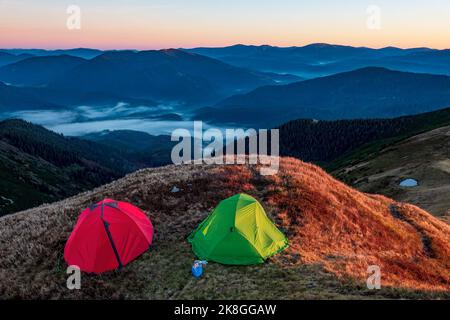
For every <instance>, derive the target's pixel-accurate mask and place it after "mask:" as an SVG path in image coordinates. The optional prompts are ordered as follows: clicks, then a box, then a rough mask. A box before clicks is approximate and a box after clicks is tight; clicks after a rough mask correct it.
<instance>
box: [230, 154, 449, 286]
mask: <svg viewBox="0 0 450 320" xmlns="http://www.w3.org/2000/svg"><path fill="white" fill-rule="evenodd" d="M222 171H223V173H224V175H225V176H228V178H227V179H228V180H227V187H228V188H229V189H230V190H233V192H238V191H239V189H240V188H239V186H242V185H244V186H247V185H248V184H255V183H256V184H258V181H256V180H255V179H256V176H257V171H256V170H251V169H250V168H248V167H240V168H237V167H225V168H224V169H223V170H222ZM259 179H261V178H259ZM263 179H265V180H266V181H265V182H264V189H263V191H264V192H263V193H262V194H261V197H262V200H264V201H265V203H266V204H267V205H269V206H271V207H272V209H273V210H272V211H273V212H277V216H276V217H275V218H276V220H277V221H279V224H280V226H281V227H282V228H283V229H284V230H286V232H287V235H288V237H289V240H290V249H289V250H290V251H291V253H293V254H295V253H297V254H299V255H300V257H301V259H300V260H299V261H298V262H299V263H321V264H323V265H324V266H325V268H326V269H327V270H329V271H331V272H333V273H335V274H336V275H338V276H340V277H351V278H354V279H357V280H360V281H365V279H367V277H368V273H367V268H368V266H370V265H378V266H380V268H381V272H382V285H385V286H395V287H404V288H411V289H423V290H450V226H449V225H447V224H445V223H443V222H442V221H440V220H438V219H436V218H434V217H433V216H431V215H430V214H428V213H427V212H425V211H423V210H421V209H419V208H417V207H415V206H412V205H406V204H396V203H395V202H394V201H393V200H391V199H388V198H385V197H383V196H377V195H368V194H364V193H361V192H358V191H356V190H354V189H352V188H350V187H348V186H346V185H345V184H343V183H341V182H339V181H337V180H335V179H333V178H332V177H331V176H329V175H328V174H327V173H325V172H324V171H323V170H322V169H321V168H319V167H317V166H314V165H311V164H306V163H303V162H301V161H299V160H296V159H292V158H285V159H282V161H281V166H280V173H279V174H278V175H276V176H268V177H264V178H263ZM259 183H261V181H259ZM256 187H257V186H256Z"/></svg>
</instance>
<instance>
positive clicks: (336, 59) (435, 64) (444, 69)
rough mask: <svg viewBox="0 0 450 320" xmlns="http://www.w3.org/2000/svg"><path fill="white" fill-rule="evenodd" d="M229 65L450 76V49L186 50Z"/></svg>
mask: <svg viewBox="0 0 450 320" xmlns="http://www.w3.org/2000/svg"><path fill="white" fill-rule="evenodd" d="M186 51H188V52H195V53H198V54H202V55H205V56H209V57H212V58H215V59H219V60H221V61H224V62H226V63H229V64H232V65H235V66H239V67H243V68H250V69H254V70H259V71H270V72H278V73H291V74H296V75H299V76H301V77H305V78H315V77H319V76H326V75H331V74H335V73H341V72H346V71H351V70H355V69H360V68H364V67H369V66H374V67H384V68H389V69H394V70H399V71H408V72H421V73H433V74H447V75H450V64H449V61H450V50H434V49H429V48H413V49H400V48H395V47H386V48H382V49H371V48H365V47H351V46H341V45H330V44H323V43H317V44H311V45H307V46H303V47H274V46H268V45H264V46H246V45H235V46H230V47H223V48H194V49H186Z"/></svg>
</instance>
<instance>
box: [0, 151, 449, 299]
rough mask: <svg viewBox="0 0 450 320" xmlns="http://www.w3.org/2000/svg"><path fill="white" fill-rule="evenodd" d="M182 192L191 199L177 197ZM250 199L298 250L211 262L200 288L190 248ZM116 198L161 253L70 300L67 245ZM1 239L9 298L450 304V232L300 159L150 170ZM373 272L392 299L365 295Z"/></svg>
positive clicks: (3, 291)
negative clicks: (236, 262)
mask: <svg viewBox="0 0 450 320" xmlns="http://www.w3.org/2000/svg"><path fill="white" fill-rule="evenodd" d="M174 186H177V187H178V188H179V189H180V192H178V193H172V192H170V190H171V189H172V188H173V187H174ZM238 192H246V193H249V194H251V195H253V196H255V197H256V198H257V199H259V200H260V201H261V202H262V203H263V205H264V207H265V209H266V211H267V213H268V215H269V216H270V217H271V219H272V220H273V221H274V222H275V223H276V224H277V226H278V227H279V228H280V229H281V230H282V231H283V232H284V233H285V234H286V235H287V236H288V238H289V241H290V247H289V248H288V249H287V250H285V251H283V252H282V253H281V254H279V255H277V256H275V257H273V258H271V259H270V260H268V261H267V262H266V263H265V264H262V265H257V266H247V267H242V266H241V267H237V266H236V267H234V266H223V265H219V264H216V263H210V264H209V265H208V267H207V271H206V275H205V277H204V278H202V279H201V280H194V279H193V278H192V276H191V275H190V266H191V264H192V261H193V260H194V259H195V257H194V255H193V253H192V251H191V248H190V246H189V245H188V243H187V242H186V237H187V236H188V234H189V233H190V232H191V231H192V230H193V229H194V228H195V227H196V226H197V225H198V224H199V223H200V222H201V221H202V220H203V219H204V218H205V217H206V216H207V215H208V213H209V212H210V211H211V210H212V209H213V208H214V206H215V205H217V203H218V202H219V201H220V200H222V199H224V198H227V197H229V196H231V195H233V194H235V193H238ZM104 197H110V198H114V199H117V200H124V201H129V202H132V203H134V204H135V205H137V206H139V207H141V208H142V209H143V210H145V211H146V213H147V214H148V216H149V217H150V218H151V220H152V222H153V224H154V226H155V239H154V244H153V245H152V247H151V249H150V250H149V251H148V252H146V253H145V254H144V255H143V256H141V257H140V258H138V259H137V260H136V261H134V262H132V263H131V264H129V265H128V266H126V267H125V268H124V269H123V270H120V271H117V272H111V273H108V274H105V275H102V276H89V275H85V274H83V277H82V289H81V290H74V291H70V290H67V289H66V287H65V282H66V276H67V275H66V273H65V268H66V265H65V263H64V260H63V256H62V255H63V249H64V245H65V242H66V240H67V238H68V236H69V234H70V232H71V231H72V228H73V226H74V224H75V221H76V218H77V216H78V214H79V212H80V211H81V210H82V209H84V208H85V207H86V206H88V205H89V204H91V203H93V202H96V201H99V200H101V199H103V198H104ZM393 208H394V209H395V210H394V209H393ZM0 230H2V232H1V233H0V255H1V256H2V259H1V260H0V283H1V285H0V297H2V298H17V297H20V298H45V299H49V298H68V299H74V298H84V299H87V298H95V299H99V298H104V299H111V298H112V299H118V298H127V299H131V298H140V299H183V298H188V299H216V298H225V299H231V298H236V299H237V298H239V299H244V298H246V299H270V298H273V299H302V298H349V299H358V298H450V296H449V294H450V293H449V291H448V290H449V288H450V250H449V248H448V243H449V242H450V227H449V226H448V225H446V224H445V223H443V222H441V221H439V220H437V219H436V218H434V217H432V216H431V215H429V214H428V213H426V212H424V211H422V210H420V209H418V208H416V207H414V206H411V205H407V204H401V203H395V202H394V201H393V200H390V199H388V198H385V197H382V196H373V195H366V194H363V193H360V192H358V191H356V190H354V189H351V188H349V187H347V186H346V185H344V184H343V183H341V182H339V181H337V180H335V179H333V178H332V177H330V176H329V175H327V174H326V173H325V172H324V171H323V170H321V169H320V168H318V167H316V166H314V165H310V164H305V163H303V162H301V161H298V160H294V159H290V158H283V159H282V161H281V167H280V172H279V174H278V175H276V176H271V177H267V176H261V175H260V174H259V170H257V168H256V167H249V166H222V167H217V166H213V165H200V166H192V165H189V166H169V167H163V168H157V169H146V170H142V171H138V172H136V173H133V174H131V175H128V176H126V177H125V178H123V179H120V180H117V181H115V182H113V183H112V184H109V185H105V186H102V187H100V188H97V189H95V190H93V191H91V192H87V193H83V194H80V195H78V196H76V197H73V198H69V199H66V200H64V201H61V202H58V203H54V204H51V205H45V206H42V207H39V208H35V209H31V210H28V211H25V212H21V213H18V214H14V215H10V216H7V217H3V218H0ZM424 240H426V241H424ZM372 264H378V265H379V266H380V267H381V270H382V286H383V288H382V290H380V291H368V290H367V289H365V278H366V277H367V274H366V270H367V266H368V265H372Z"/></svg>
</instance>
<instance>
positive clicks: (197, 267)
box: [191, 260, 208, 278]
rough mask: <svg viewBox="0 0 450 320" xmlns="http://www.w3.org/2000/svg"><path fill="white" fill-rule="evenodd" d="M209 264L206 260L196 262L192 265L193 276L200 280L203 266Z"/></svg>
mask: <svg viewBox="0 0 450 320" xmlns="http://www.w3.org/2000/svg"><path fill="white" fill-rule="evenodd" d="M207 264H208V262H207V261H204V260H195V261H194V264H193V265H192V269H191V270H192V275H193V276H194V277H195V278H200V277H201V276H202V275H203V266H205V265H207Z"/></svg>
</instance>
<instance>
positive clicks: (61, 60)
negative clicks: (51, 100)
mask: <svg viewBox="0 0 450 320" xmlns="http://www.w3.org/2000/svg"><path fill="white" fill-rule="evenodd" d="M85 61H86V60H85V59H83V58H78V57H73V56H70V55H60V56H42V57H31V58H27V59H24V60H20V61H18V62H15V63H11V64H8V65H6V66H3V67H1V68H0V79H1V80H2V81H4V82H7V83H9V84H13V85H19V86H44V85H47V84H48V83H49V82H51V81H52V80H53V79H55V78H57V77H60V76H63V75H64V74H65V73H66V72H68V71H69V70H70V69H73V68H75V67H76V66H78V65H80V64H82V63H83V62H85Z"/></svg>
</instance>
